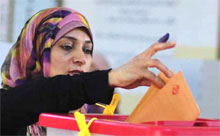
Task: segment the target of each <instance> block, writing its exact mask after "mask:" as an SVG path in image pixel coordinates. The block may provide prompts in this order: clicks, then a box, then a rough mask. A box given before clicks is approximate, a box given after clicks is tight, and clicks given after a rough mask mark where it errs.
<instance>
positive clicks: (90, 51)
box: [83, 48, 92, 55]
mask: <svg viewBox="0 0 220 136" xmlns="http://www.w3.org/2000/svg"><path fill="white" fill-rule="evenodd" d="M83 51H84V52H85V54H90V55H92V49H90V48H84V49H83Z"/></svg>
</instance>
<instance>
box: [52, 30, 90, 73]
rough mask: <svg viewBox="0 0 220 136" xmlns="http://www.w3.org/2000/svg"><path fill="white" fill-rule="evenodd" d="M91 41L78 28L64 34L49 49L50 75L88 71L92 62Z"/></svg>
mask: <svg viewBox="0 0 220 136" xmlns="http://www.w3.org/2000/svg"><path fill="white" fill-rule="evenodd" d="M92 46H93V44H92V41H91V39H90V37H89V36H88V34H87V33H86V32H85V31H84V30H83V29H80V28H76V29H73V30H72V31H70V32H69V33H67V34H66V35H64V36H63V37H62V38H61V39H60V40H58V41H57V42H56V44H55V45H54V46H53V47H52V49H51V56H50V58H51V60H50V62H51V64H50V77H53V76H56V75H61V74H62V75H66V74H69V75H74V74H77V73H80V72H88V71H89V69H90V65H91V63H92Z"/></svg>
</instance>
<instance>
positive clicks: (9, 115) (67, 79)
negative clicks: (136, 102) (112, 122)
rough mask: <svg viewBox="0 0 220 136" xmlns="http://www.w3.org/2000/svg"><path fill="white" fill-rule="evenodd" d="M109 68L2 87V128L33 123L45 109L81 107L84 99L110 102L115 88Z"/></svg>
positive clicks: (88, 101)
mask: <svg viewBox="0 0 220 136" xmlns="http://www.w3.org/2000/svg"><path fill="white" fill-rule="evenodd" d="M109 71H110V70H105V71H95V72H91V73H82V74H80V75H74V76H65V75H60V76H56V77H53V78H44V79H40V80H34V81H29V82H27V83H25V84H23V85H20V86H18V87H15V88H12V89H10V90H3V89H2V90H1V119H2V120H1V123H2V124H1V126H2V131H3V129H6V128H8V129H12V128H16V129H17V128H22V127H26V126H27V125H30V124H33V123H35V122H37V121H38V117H39V114H40V113H42V112H56V113H62V112H68V111H69V110H74V109H78V108H80V107H81V106H82V105H83V104H84V103H88V104H94V103H96V102H102V103H110V101H111V99H112V95H113V88H110V87H109V84H108V73H109ZM9 131H10V130H9Z"/></svg>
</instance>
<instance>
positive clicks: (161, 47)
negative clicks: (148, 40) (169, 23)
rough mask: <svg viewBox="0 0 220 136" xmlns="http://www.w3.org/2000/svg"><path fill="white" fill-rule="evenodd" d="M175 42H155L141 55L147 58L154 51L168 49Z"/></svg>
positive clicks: (173, 45)
mask: <svg viewBox="0 0 220 136" xmlns="http://www.w3.org/2000/svg"><path fill="white" fill-rule="evenodd" d="M175 45H176V42H166V43H155V44H153V45H152V46H151V47H149V48H148V49H147V50H146V51H144V52H143V55H144V56H145V57H147V58H151V57H152V56H153V55H154V54H155V53H156V52H158V51H161V50H165V49H170V48H173V47H175Z"/></svg>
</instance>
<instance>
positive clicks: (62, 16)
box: [1, 7, 93, 89]
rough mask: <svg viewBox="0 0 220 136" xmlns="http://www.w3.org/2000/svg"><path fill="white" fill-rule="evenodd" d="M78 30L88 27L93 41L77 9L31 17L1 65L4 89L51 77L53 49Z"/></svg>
mask: <svg viewBox="0 0 220 136" xmlns="http://www.w3.org/2000/svg"><path fill="white" fill-rule="evenodd" d="M78 27H83V28H85V30H86V31H87V33H88V35H89V37H90V39H91V41H92V42H93V38H92V34H91V31H90V27H89V24H88V22H87V20H86V18H85V17H84V16H83V15H82V14H80V13H79V12H77V11H75V10H72V9H68V8H63V7H59V8H50V9H46V10H42V11H40V12H38V13H37V14H35V15H34V16H32V17H31V18H30V19H29V20H28V21H27V22H26V24H25V26H24V28H23V29H22V31H21V34H20V36H19V37H18V39H17V41H16V43H15V44H14V45H13V46H12V48H11V49H10V51H9V53H8V55H7V57H6V59H5V61H4V63H3V65H2V68H1V76H2V87H3V88H5V89H8V88H10V87H15V86H17V85H20V84H23V83H24V82H25V81H27V80H31V79H36V78H39V77H49V74H50V51H51V48H52V46H53V45H54V44H55V43H56V42H57V41H58V40H59V39H60V38H61V37H62V36H63V35H65V34H66V33H68V32H69V31H71V30H73V29H74V28H78Z"/></svg>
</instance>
